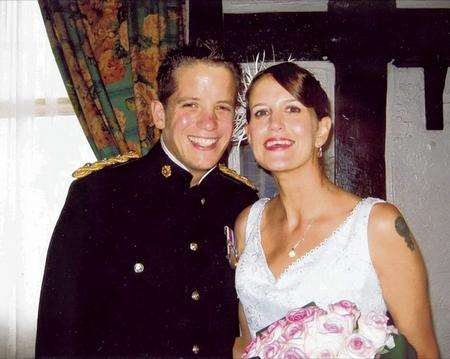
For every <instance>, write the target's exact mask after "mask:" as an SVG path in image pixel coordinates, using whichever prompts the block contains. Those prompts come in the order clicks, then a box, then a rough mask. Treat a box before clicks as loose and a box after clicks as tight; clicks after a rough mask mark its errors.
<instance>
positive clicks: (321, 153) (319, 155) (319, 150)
mask: <svg viewBox="0 0 450 359" xmlns="http://www.w3.org/2000/svg"><path fill="white" fill-rule="evenodd" d="M322 156H323V151H322V146H320V147H319V149H318V151H317V157H319V158H321V157H322Z"/></svg>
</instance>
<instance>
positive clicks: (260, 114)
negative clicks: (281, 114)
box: [254, 110, 269, 117]
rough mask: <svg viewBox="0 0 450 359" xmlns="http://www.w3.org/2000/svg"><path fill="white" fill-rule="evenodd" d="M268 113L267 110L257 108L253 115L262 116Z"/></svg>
mask: <svg viewBox="0 0 450 359" xmlns="http://www.w3.org/2000/svg"><path fill="white" fill-rule="evenodd" d="M268 114H269V111H267V110H258V111H256V112H255V114H254V116H255V117H264V116H267V115H268Z"/></svg>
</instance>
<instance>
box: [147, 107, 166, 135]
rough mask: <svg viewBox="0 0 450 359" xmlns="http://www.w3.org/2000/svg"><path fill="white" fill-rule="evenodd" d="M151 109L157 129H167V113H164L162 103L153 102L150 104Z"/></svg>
mask: <svg viewBox="0 0 450 359" xmlns="http://www.w3.org/2000/svg"><path fill="white" fill-rule="evenodd" d="M150 109H151V111H152V117H153V122H154V124H155V127H156V128H158V129H160V130H162V129H164V127H166V112H165V111H164V106H163V104H162V103H161V102H160V101H157V100H153V101H152V102H151V103H150Z"/></svg>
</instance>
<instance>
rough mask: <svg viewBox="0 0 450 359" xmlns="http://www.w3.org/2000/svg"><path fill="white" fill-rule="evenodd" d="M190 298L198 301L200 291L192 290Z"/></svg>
mask: <svg viewBox="0 0 450 359" xmlns="http://www.w3.org/2000/svg"><path fill="white" fill-rule="evenodd" d="M191 298H192V300H195V301H198V300H199V299H200V293H199V292H197V291H196V290H194V291H193V292H192V294H191Z"/></svg>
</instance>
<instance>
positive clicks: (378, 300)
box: [236, 198, 386, 337]
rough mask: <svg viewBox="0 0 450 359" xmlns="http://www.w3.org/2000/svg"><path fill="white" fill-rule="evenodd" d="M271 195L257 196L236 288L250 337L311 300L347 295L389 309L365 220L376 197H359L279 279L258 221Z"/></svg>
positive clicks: (364, 305) (321, 302)
mask: <svg viewBox="0 0 450 359" xmlns="http://www.w3.org/2000/svg"><path fill="white" fill-rule="evenodd" d="M268 200H269V199H267V198H263V199H260V200H259V201H257V202H255V203H254V204H253V206H252V207H251V209H250V213H249V216H248V219H247V226H246V238H245V248H244V251H243V253H242V255H241V257H240V259H239V263H238V266H237V268H236V290H237V294H238V297H239V300H240V302H241V304H242V306H243V309H244V313H245V316H246V318H247V322H248V325H249V328H250V332H251V334H252V337H254V336H255V333H256V332H257V331H258V330H260V329H262V328H264V327H266V326H268V325H269V324H271V323H273V322H274V321H276V320H278V319H280V318H282V317H284V316H285V315H286V314H287V312H288V311H290V310H292V309H295V308H299V307H302V306H304V305H306V304H308V303H310V302H315V303H316V304H317V305H318V306H320V307H322V308H325V309H326V307H327V306H328V304H331V303H335V302H338V301H340V300H343V299H346V300H350V301H352V302H354V303H355V304H357V305H358V307H359V308H360V310H361V311H362V312H367V311H370V310H375V311H378V312H383V313H384V312H386V305H385V303H384V300H383V297H382V294H381V287H380V283H379V281H378V277H377V275H376V273H375V269H374V267H373V264H372V260H371V258H370V253H369V245H368V239H367V225H368V221H369V214H370V211H371V209H372V207H373V205H374V204H375V203H378V202H383V201H382V200H380V199H376V198H366V199H363V200H361V201H360V202H359V203H358V204H357V205H356V207H355V208H354V209H353V211H352V212H351V213H350V214H349V215H348V216H347V218H346V219H345V221H344V222H343V223H342V224H341V225H340V226H339V227H338V228H337V229H336V230H335V231H334V232H333V233H332V234H331V235H330V236H328V237H327V238H326V239H325V240H324V241H323V242H322V243H321V244H320V245H319V246H318V247H316V248H314V249H313V250H311V251H309V252H307V253H306V254H305V255H303V256H301V257H300V258H298V259H297V260H295V261H294V262H293V263H292V264H291V265H289V266H288V267H287V268H286V269H285V270H284V271H283V273H282V274H281V276H280V277H279V278H278V279H276V278H275V277H274V276H273V274H272V272H271V271H270V269H269V267H268V265H267V261H266V257H265V254H264V251H263V248H262V245H261V232H260V223H261V218H262V213H263V211H264V207H265V205H266V203H267V202H268Z"/></svg>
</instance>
